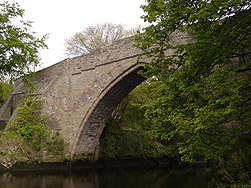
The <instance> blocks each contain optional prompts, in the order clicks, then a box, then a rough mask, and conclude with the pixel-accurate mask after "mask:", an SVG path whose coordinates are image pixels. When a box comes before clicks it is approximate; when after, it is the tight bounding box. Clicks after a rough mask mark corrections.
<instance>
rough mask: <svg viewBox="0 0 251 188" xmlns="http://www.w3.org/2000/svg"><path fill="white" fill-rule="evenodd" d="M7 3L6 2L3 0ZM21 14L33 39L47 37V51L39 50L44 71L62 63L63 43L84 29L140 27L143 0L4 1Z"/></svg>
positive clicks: (142, 23) (64, 46)
mask: <svg viewBox="0 0 251 188" xmlns="http://www.w3.org/2000/svg"><path fill="white" fill-rule="evenodd" d="M6 1H7V0H6ZM8 2H10V3H12V2H17V3H18V4H19V5H20V8H22V9H24V10H25V17H24V20H30V21H33V22H34V23H33V24H32V27H33V28H32V31H35V32H36V36H37V37H40V38H41V37H42V36H43V35H45V34H49V39H48V40H47V41H46V44H47V45H48V48H49V49H46V50H45V49H42V50H40V56H41V63H42V66H40V67H39V68H37V70H39V69H42V68H45V67H48V66H50V65H53V64H55V63H58V62H60V61H61V60H63V59H66V58H67V56H66V55H65V48H66V43H65V39H67V38H70V37H71V36H73V34H74V33H76V32H81V31H82V30H83V29H84V28H86V27H88V26H93V25H96V24H98V23H105V22H110V23H113V24H123V25H124V26H125V27H126V28H128V29H129V28H130V27H137V26H139V25H141V26H144V25H145V23H144V22H143V19H141V18H140V16H142V15H143V10H142V9H141V8H140V6H141V5H143V4H146V3H145V0H8Z"/></svg>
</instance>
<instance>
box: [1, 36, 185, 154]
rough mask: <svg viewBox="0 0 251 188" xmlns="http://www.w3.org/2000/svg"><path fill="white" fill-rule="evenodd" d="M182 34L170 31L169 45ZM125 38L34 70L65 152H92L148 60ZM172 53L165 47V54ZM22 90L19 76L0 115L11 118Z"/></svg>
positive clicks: (45, 110)
mask: <svg viewBox="0 0 251 188" xmlns="http://www.w3.org/2000/svg"><path fill="white" fill-rule="evenodd" d="M186 40H187V37H186V35H185V34H184V33H176V34H174V39H173V42H172V44H173V45H177V44H181V43H186ZM133 43H134V38H133V37H130V38H126V39H123V40H120V41H117V42H115V43H114V44H112V45H110V46H107V47H105V48H102V49H100V50H97V51H95V52H93V53H89V54H86V55H82V56H79V57H76V58H70V59H65V60H63V61H61V62H59V63H57V64H54V65H52V66H51V67H48V68H45V69H43V70H41V71H38V72H36V73H35V75H34V77H33V78H32V81H33V82H34V83H35V86H36V89H37V90H36V93H35V95H37V96H38V97H40V98H42V99H43V100H44V104H43V113H44V114H46V115H49V116H50V117H51V118H50V119H49V120H48V122H47V125H48V126H49V127H51V128H53V129H54V130H58V131H59V132H60V135H61V136H62V138H63V139H64V141H65V142H67V143H69V145H68V146H66V148H65V151H66V155H69V156H80V155H93V154H97V152H98V146H99V137H100V135H101V133H102V131H103V129H104V127H105V125H106V122H107V120H108V119H109V117H110V116H111V113H112V112H113V110H114V109H115V108H116V106H117V105H118V104H119V103H120V102H121V100H122V99H123V98H124V97H125V96H126V95H128V93H129V92H130V91H131V90H132V89H134V88H135V87H136V86H137V85H139V84H140V83H141V82H142V81H144V78H143V77H141V76H140V75H139V74H138V71H139V70H142V69H143V67H144V64H146V63H149V59H142V61H141V62H137V58H138V56H139V55H140V54H142V52H141V51H140V50H138V49H135V48H134V47H132V45H133ZM172 53H173V50H172V49H169V50H167V55H168V54H169V55H171V54H172ZM24 94H27V93H26V91H25V88H24V84H23V82H22V80H21V79H19V80H17V81H16V82H15V86H14V92H13V93H12V94H11V96H10V97H9V99H8V100H7V101H6V102H5V104H4V105H3V107H2V108H1V110H0V118H2V119H10V118H13V117H14V116H15V114H16V113H17V112H16V107H17V106H18V101H19V100H20V99H21V98H22V96H23V95H24Z"/></svg>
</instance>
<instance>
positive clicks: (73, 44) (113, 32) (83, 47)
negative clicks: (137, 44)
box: [65, 23, 140, 56]
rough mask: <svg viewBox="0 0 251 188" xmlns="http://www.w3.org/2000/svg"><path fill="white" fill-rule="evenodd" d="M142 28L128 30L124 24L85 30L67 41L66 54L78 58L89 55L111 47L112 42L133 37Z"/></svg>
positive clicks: (106, 25)
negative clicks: (99, 49) (102, 48)
mask: <svg viewBox="0 0 251 188" xmlns="http://www.w3.org/2000/svg"><path fill="white" fill-rule="evenodd" d="M137 30H140V27H137V28H131V29H129V30H126V29H125V27H124V26H123V25H122V24H117V25H116V24H112V23H103V24H97V25H94V26H89V27H87V28H85V29H84V30H83V31H82V32H78V33H75V34H74V35H73V36H72V37H71V38H69V39H66V40H65V41H66V43H67V47H66V53H67V55H68V56H77V55H82V54H86V53H89V52H91V51H93V50H95V49H97V48H101V47H103V46H107V45H110V44H111V43H112V42H114V41H116V40H119V39H122V38H125V37H129V36H132V35H134V34H136V33H137Z"/></svg>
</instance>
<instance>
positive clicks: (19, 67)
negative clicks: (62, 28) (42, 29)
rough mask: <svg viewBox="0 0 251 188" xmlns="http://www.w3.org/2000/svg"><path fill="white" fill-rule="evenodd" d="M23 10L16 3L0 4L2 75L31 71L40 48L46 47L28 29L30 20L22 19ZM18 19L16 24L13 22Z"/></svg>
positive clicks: (36, 61)
mask: <svg viewBox="0 0 251 188" xmlns="http://www.w3.org/2000/svg"><path fill="white" fill-rule="evenodd" d="M23 16H24V10H23V9H20V8H19V5H18V4H17V3H13V4H9V3H8V2H5V3H1V4H0V75H1V78H0V79H1V80H3V78H4V77H6V76H7V77H10V78H14V77H18V76H24V75H26V74H27V73H30V72H32V70H33V68H34V66H37V65H38V63H39V52H38V50H39V49H40V48H46V47H47V46H46V45H45V43H44V42H45V40H46V38H47V36H46V35H45V36H43V37H42V38H41V39H39V38H37V37H35V36H34V35H35V33H34V32H31V31H30V28H31V23H32V22H30V21H24V20H22V17H23ZM14 19H15V21H16V19H18V20H19V21H20V23H18V25H19V26H20V27H18V26H16V25H17V24H16V25H15V24H13V23H12V22H14Z"/></svg>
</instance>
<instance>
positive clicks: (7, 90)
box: [0, 81, 13, 107]
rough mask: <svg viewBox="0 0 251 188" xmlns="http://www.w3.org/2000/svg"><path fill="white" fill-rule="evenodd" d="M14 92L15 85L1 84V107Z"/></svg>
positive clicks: (9, 83) (6, 82)
mask: <svg viewBox="0 0 251 188" xmlns="http://www.w3.org/2000/svg"><path fill="white" fill-rule="evenodd" d="M12 91H13V83H11V82H8V81H5V82H0V107H1V106H2V104H3V102H4V101H6V100H7V99H8V97H9V95H10V94H11V93H12Z"/></svg>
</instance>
